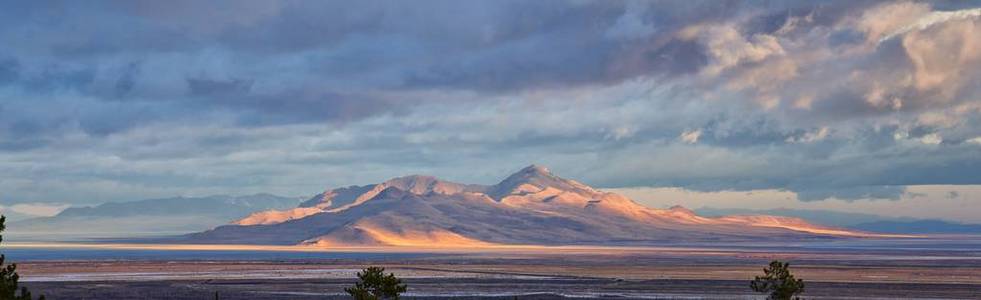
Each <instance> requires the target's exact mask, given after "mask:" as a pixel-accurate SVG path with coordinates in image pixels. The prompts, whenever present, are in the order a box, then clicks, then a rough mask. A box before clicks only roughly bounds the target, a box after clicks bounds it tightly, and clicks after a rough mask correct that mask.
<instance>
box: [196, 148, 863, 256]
mask: <svg viewBox="0 0 981 300" xmlns="http://www.w3.org/2000/svg"><path fill="white" fill-rule="evenodd" d="M335 200H340V201H335ZM873 236H876V235H875V234H871V233H865V232H859V231H850V230H845V229H840V228H833V227H828V226H819V225H814V224H810V223H808V222H806V221H804V220H801V219H797V218H790V217H779V216H759V215H756V216H754V215H742V216H739V215H737V216H725V217H714V218H710V217H703V216H699V215H697V214H696V213H695V212H694V211H692V210H690V209H687V208H684V207H680V206H677V207H672V208H671V209H666V210H663V209H654V208H649V207H646V206H643V205H641V204H639V203H637V202H635V201H633V200H632V199H629V198H627V197H625V196H622V195H619V194H616V193H610V192H603V191H600V190H597V189H594V188H592V187H589V186H587V185H585V184H582V183H579V182H577V181H575V180H571V179H565V178H562V177H559V176H557V175H555V174H553V173H552V172H551V171H550V170H549V169H548V168H545V167H542V166H538V165H531V166H528V167H525V168H523V169H521V170H519V171H518V172H515V173H514V174H511V175H509V176H507V177H506V178H505V179H503V180H501V181H500V182H499V183H497V184H494V185H475V184H462V183H455V182H450V181H444V180H440V179H438V178H436V177H432V176H426V175H411V176H402V177H396V178H393V179H390V180H387V181H385V182H382V183H379V184H374V185H365V186H349V187H345V188H338V189H332V190H328V191H325V192H324V193H321V194H320V195H318V196H315V197H313V198H311V199H310V200H307V201H305V202H304V203H303V204H301V205H300V206H298V207H296V208H293V209H289V210H270V211H264V212H259V213H254V214H252V215H250V216H248V217H246V218H243V219H242V220H239V221H236V222H234V223H233V224H231V225H226V226H219V227H217V228H214V229H212V230H209V231H204V232H199V233H195V234H190V235H187V236H185V237H184V239H185V240H186V241H188V242H192V243H245V244H286V245H311V246H320V247H334V246H418V245H454V246H484V245H494V244H547V245H563V244H634V243H640V244H643V243H657V242H665V241H687V240H693V241H694V240H698V241H708V240H755V239H768V238H789V239H813V238H836V237H873Z"/></svg>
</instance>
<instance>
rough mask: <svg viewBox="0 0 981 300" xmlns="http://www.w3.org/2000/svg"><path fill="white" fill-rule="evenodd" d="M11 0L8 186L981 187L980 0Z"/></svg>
mask: <svg viewBox="0 0 981 300" xmlns="http://www.w3.org/2000/svg"><path fill="white" fill-rule="evenodd" d="M2 6H3V7H2V9H0V43H2V44H4V45H6V46H5V47H3V49H2V50H0V191H2V194H0V203H2V204H4V205H10V204H13V203H34V202H49V203H76V204H82V203H99V202H104V201H115V200H132V199H143V198H152V197H165V196H174V195H204V194H217V193H232V194H247V193H255V192H274V193H280V194H286V195H295V194H313V193H316V192H318V191H319V190H322V189H324V188H327V187H331V186H342V185H349V184H362V183H365V182H376V181H379V180H383V179H386V178H389V177H394V176H398V175H404V174H409V173H428V174H433V175H437V176H440V177H445V178H448V179H453V180H458V181H464V182H478V183H490V182H492V181H494V180H497V179H498V178H499V177H500V176H501V175H503V174H508V173H510V172H511V171H513V170H514V169H516V168H520V167H521V166H523V165H527V164H530V163H539V164H544V165H548V166H550V167H551V168H552V169H553V170H555V171H556V172H557V173H559V174H561V175H563V176H566V177H570V178H577V179H581V180H582V181H584V182H586V183H588V184H591V185H595V186H602V187H632V186H653V187H683V188H686V189H690V190H698V191H719V190H753V189H776V190H785V191H791V192H794V193H796V194H797V195H798V196H799V198H800V200H802V201H819V200H824V199H828V198H837V199H855V198H870V197H871V198H884V199H900V198H901V197H902V195H903V194H904V191H905V190H906V188H905V187H906V186H910V185H924V184H945V185H972V184H981V143H979V142H978V141H979V140H981V73H979V72H981V71H979V70H981V17H979V14H978V11H979V9H981V8H978V7H977V4H975V3H969V2H960V1H955V2H887V3H881V2H864V1H849V2H835V3H812V2H805V1H800V2H795V1H787V2H780V3H770V4H766V5H758V4H754V3H749V2H725V1H723V2H720V1H705V2H699V1H696V2H684V3H682V2H677V3H664V2H639V1H637V2H635V1H623V2H621V1H534V2H527V1H491V2H480V3H474V2H454V1H412V2H404V3H380V2H375V1H361V2H358V3H340V2H309V1H281V2H272V1H230V2H223V1H216V2H209V3H201V2H198V1H186V2H185V1H177V2H168V3H167V4H163V3H158V2H152V1H135V2H120V3H113V2H101V3H84V4H83V3H74V2H25V3H7V4H3V5H2Z"/></svg>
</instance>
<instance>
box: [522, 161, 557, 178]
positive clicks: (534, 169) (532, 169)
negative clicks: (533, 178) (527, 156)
mask: <svg viewBox="0 0 981 300" xmlns="http://www.w3.org/2000/svg"><path fill="white" fill-rule="evenodd" d="M518 173H523V174H537V175H552V171H550V170H549V169H548V168H547V167H545V166H539V165H536V164H532V165H529V166H527V167H525V168H524V169H521V171H518ZM553 176H554V175H553Z"/></svg>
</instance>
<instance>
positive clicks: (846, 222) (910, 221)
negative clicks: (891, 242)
mask: <svg viewBox="0 0 981 300" xmlns="http://www.w3.org/2000/svg"><path fill="white" fill-rule="evenodd" d="M695 211H696V212H697V213H698V214H701V215H706V216H722V215H730V214H766V215H775V216H786V217H795V218H801V219H804V220H807V221H809V222H812V223H815V224H821V225H826V226H836V227H845V228H850V229H855V230H861V231H870V232H880V233H897V234H927V233H949V234H981V224H963V223H957V222H950V221H944V220H935V219H915V218H905V217H904V218H896V217H887V216H880V215H873V214H863V213H847V212H837V211H830V210H807V209H788V208H778V209H766V210H753V209H739V208H734V209H733V208H713V207H702V208H699V209H696V210H695Z"/></svg>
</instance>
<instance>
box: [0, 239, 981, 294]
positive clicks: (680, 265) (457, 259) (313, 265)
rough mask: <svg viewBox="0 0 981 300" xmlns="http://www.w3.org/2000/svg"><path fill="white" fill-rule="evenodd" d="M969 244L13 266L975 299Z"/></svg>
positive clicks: (40, 278)
mask: <svg viewBox="0 0 981 300" xmlns="http://www.w3.org/2000/svg"><path fill="white" fill-rule="evenodd" d="M977 246H978V245H977V244H976V243H973V242H949V241H947V242H945V241H916V242H881V243H874V244H869V243H865V242H863V243H850V244H839V243H834V244H806V245H762V246H759V245H727V246H725V247H719V246H715V247H709V246H701V247H695V246H685V247H659V248H588V247H581V248H577V247H560V248H547V247H545V248H534V249H533V248H525V249H507V250H499V251H443V252H439V253H411V254H406V253H399V252H394V251H388V252H386V251H379V250H377V249H376V250H375V251H374V252H371V251H368V252H371V253H367V252H366V253H354V254H350V253H348V254H345V255H341V256H338V255H334V254H332V255H328V256H324V257H317V256H310V255H311V254H309V253H307V254H304V255H302V256H293V255H299V254H288V253H287V254H285V256H270V254H268V253H267V254H264V255H265V256H262V255H261V254H260V253H258V252H256V253H252V254H254V255H255V256H256V257H261V258H262V259H248V260H243V259H241V257H242V255H243V253H242V252H235V253H234V254H235V255H231V254H227V253H222V252H205V254H200V253H197V252H195V253H194V255H190V254H188V253H183V254H182V253H179V252H173V253H172V252H163V254H161V255H162V256H152V257H141V258H133V257H131V256H129V257H127V256H126V255H122V254H120V255H121V256H120V257H118V258H114V259H108V258H102V259H81V260H79V259H78V258H77V257H76V259H72V260H69V259H51V258H52V257H53V256H51V255H46V256H43V257H40V258H43V259H38V258H34V259H29V257H30V254H26V252H24V251H28V250H29V249H19V251H21V252H14V253H12V254H13V255H14V256H15V257H16V256H21V257H23V258H28V259H26V261H25V260H22V261H23V262H22V263H21V264H20V270H21V272H22V274H23V276H24V280H25V281H27V282H26V283H27V285H28V286H29V287H31V288H32V289H33V290H37V291H40V292H43V293H44V294H46V295H48V296H49V299H213V297H214V294H215V292H217V293H219V295H221V297H222V299H325V298H339V299H340V298H345V297H344V295H343V288H344V287H346V286H349V285H351V284H352V282H353V280H354V277H355V276H354V274H355V272H356V271H357V270H359V269H360V268H362V267H364V266H366V265H381V266H385V267H387V268H388V270H389V271H391V272H394V273H395V274H396V275H398V276H399V277H402V278H405V279H406V282H407V283H408V284H409V291H408V294H407V296H410V298H412V297H415V298H448V297H453V298H466V299H481V298H509V299H510V298H513V297H515V296H518V297H519V298H522V299H550V298H563V297H576V298H609V297H617V298H656V299H679V298H681V299H755V298H754V297H758V296H757V295H755V294H753V293H752V292H751V291H750V290H749V288H748V282H749V280H750V279H751V278H752V277H753V276H754V275H757V274H758V273H760V271H761V269H762V267H763V265H765V264H766V263H767V262H768V261H769V260H771V259H781V260H786V261H790V262H792V269H793V271H794V273H795V274H798V276H799V277H801V278H804V279H805V280H806V281H807V289H806V293H805V295H806V296H807V298H808V299H896V298H907V299H981V251H979V249H981V248H979V247H977ZM31 253H33V255H40V254H38V253H40V252H36V251H35V252H31ZM99 253H105V251H104V250H103V251H100V252H99ZM110 253H111V252H110ZM249 253H250V252H245V253H244V254H249ZM69 255H74V256H78V253H74V254H69ZM127 255H129V254H127ZM168 257H169V258H168Z"/></svg>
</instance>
